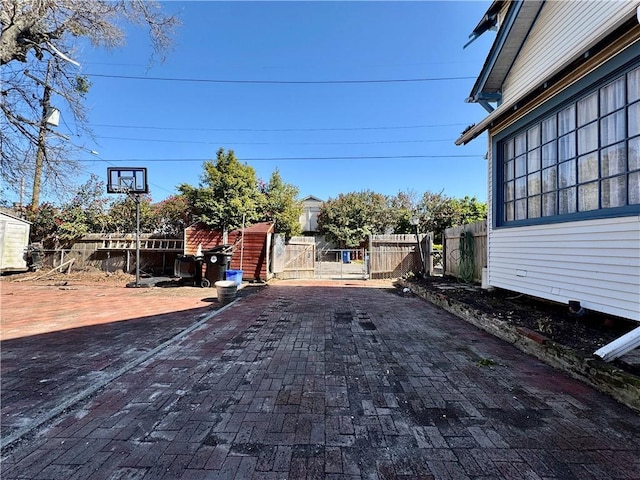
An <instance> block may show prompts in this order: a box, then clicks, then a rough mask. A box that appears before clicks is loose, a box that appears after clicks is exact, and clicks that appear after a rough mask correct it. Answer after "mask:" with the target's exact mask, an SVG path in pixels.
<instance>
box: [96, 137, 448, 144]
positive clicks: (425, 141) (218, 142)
mask: <svg viewBox="0 0 640 480" xmlns="http://www.w3.org/2000/svg"><path fill="white" fill-rule="evenodd" d="M99 138H100V139H109V140H130V141H134V142H153V143H179V144H190V145H192V144H203V145H220V144H224V145H380V144H396V143H435V142H451V143H453V142H454V139H451V138H440V139H433V140H380V141H373V142H287V143H282V142H229V141H222V140H220V141H216V142H205V141H201V140H195V141H192V140H166V139H159V138H131V137H105V136H102V135H100V136H99Z"/></svg>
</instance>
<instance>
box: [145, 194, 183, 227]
mask: <svg viewBox="0 0 640 480" xmlns="http://www.w3.org/2000/svg"><path fill="white" fill-rule="evenodd" d="M151 216H152V223H153V230H154V231H155V232H158V233H163V234H164V235H169V236H176V235H180V234H181V233H182V231H183V230H184V228H185V227H186V226H187V225H189V224H190V223H191V213H190V211H189V204H188V202H187V199H186V198H185V197H184V196H183V195H172V196H170V197H167V198H165V199H164V200H162V201H161V202H159V203H156V204H154V205H152V206H151Z"/></svg>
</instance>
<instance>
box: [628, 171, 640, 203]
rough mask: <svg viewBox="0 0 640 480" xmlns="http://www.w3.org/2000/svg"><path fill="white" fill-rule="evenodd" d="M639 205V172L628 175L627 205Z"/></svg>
mask: <svg viewBox="0 0 640 480" xmlns="http://www.w3.org/2000/svg"><path fill="white" fill-rule="evenodd" d="M639 203H640V172H633V173H630V174H629V205H638V204H639Z"/></svg>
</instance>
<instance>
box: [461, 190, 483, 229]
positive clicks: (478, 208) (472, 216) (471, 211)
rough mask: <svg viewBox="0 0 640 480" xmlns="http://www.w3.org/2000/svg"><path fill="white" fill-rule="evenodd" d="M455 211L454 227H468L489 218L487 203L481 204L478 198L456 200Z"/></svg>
mask: <svg viewBox="0 0 640 480" xmlns="http://www.w3.org/2000/svg"><path fill="white" fill-rule="evenodd" d="M453 209H454V212H455V214H454V225H466V224H468V223H473V222H477V221H478V220H485V219H486V218H487V211H488V207H487V203H486V202H480V201H479V200H478V199H477V198H476V197H469V196H465V197H464V198H456V199H454V200H453Z"/></svg>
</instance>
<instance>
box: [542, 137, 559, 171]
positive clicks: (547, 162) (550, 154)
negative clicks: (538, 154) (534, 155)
mask: <svg viewBox="0 0 640 480" xmlns="http://www.w3.org/2000/svg"><path fill="white" fill-rule="evenodd" d="M557 161H558V157H557V155H556V142H555V140H554V141H553V142H551V143H548V144H546V145H545V146H543V147H542V166H543V167H549V166H551V165H555V164H556V162H557Z"/></svg>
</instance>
